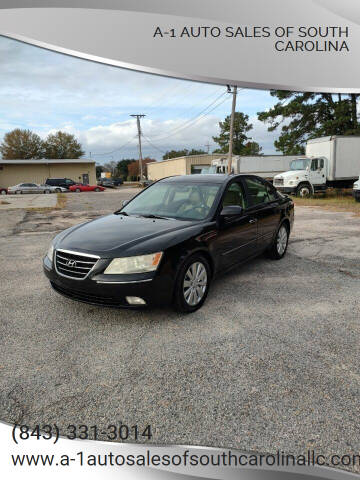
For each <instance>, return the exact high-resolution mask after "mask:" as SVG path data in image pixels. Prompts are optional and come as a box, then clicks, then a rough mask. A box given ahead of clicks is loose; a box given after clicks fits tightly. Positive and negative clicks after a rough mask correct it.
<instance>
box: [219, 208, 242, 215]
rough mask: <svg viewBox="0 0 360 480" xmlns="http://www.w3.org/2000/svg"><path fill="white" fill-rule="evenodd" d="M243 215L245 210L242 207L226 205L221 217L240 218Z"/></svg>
mask: <svg viewBox="0 0 360 480" xmlns="http://www.w3.org/2000/svg"><path fill="white" fill-rule="evenodd" d="M242 214H243V209H242V207H240V205H226V206H225V207H223V209H222V210H221V212H220V217H222V218H224V217H240V215H242Z"/></svg>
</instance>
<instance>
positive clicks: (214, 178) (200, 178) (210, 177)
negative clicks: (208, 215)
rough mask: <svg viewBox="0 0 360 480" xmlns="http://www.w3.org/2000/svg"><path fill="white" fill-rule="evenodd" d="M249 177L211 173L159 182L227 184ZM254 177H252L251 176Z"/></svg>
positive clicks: (167, 178)
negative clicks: (236, 179) (233, 180)
mask: <svg viewBox="0 0 360 480" xmlns="http://www.w3.org/2000/svg"><path fill="white" fill-rule="evenodd" d="M248 176H249V175H234V174H231V175H227V174H223V173H212V174H201V173H194V174H192V175H175V176H173V177H166V178H163V179H161V180H159V182H166V183H168V182H171V183H177V182H179V183H181V182H186V183H220V184H221V183H227V182H229V181H230V180H232V179H234V178H239V177H248ZM251 176H254V175H251Z"/></svg>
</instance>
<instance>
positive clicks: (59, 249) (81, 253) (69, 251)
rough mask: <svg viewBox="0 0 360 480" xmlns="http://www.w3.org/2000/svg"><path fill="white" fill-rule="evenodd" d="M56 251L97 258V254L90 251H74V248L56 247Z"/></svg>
mask: <svg viewBox="0 0 360 480" xmlns="http://www.w3.org/2000/svg"><path fill="white" fill-rule="evenodd" d="M56 251H57V252H65V253H70V254H73V255H80V256H82V257H91V258H97V259H99V258H100V257H99V255H93V254H91V253H84V252H75V251H74V250H65V249H64V248H57V249H56Z"/></svg>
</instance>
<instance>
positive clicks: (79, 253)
mask: <svg viewBox="0 0 360 480" xmlns="http://www.w3.org/2000/svg"><path fill="white" fill-rule="evenodd" d="M57 252H64V253H70V254H71V255H79V256H83V257H90V258H96V259H97V261H96V262H95V263H94V265H93V266H92V267H91V269H90V270H89V271H88V273H87V274H86V275H85V277H83V278H76V277H70V275H64V274H63V273H60V272H59V270H58V269H57V266H56V263H57V261H56V254H57ZM53 259H54V261H53V264H54V266H55V271H56V273H57V274H58V275H60V276H61V277H65V278H70V279H71V280H78V281H82V280H85V279H86V278H88V276H89V275H90V273H91V272H92V271H93V270H94V268H95V267H96V265H97V264H98V263H99V260H100V257H99V256H98V255H92V254H86V253H82V252H75V251H74V250H64V249H63V248H59V249H57V248H54V253H53ZM79 261H80V262H81V260H79Z"/></svg>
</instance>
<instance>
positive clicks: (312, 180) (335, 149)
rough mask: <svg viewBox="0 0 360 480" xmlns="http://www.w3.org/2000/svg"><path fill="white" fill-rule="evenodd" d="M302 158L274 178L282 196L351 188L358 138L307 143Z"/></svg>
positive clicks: (358, 161)
mask: <svg viewBox="0 0 360 480" xmlns="http://www.w3.org/2000/svg"><path fill="white" fill-rule="evenodd" d="M305 154H306V155H305V157H303V158H300V157H299V158H296V159H295V160H293V161H292V162H291V163H290V168H289V169H288V171H286V172H284V173H281V174H279V175H276V176H275V177H274V186H275V187H276V188H277V189H278V190H280V191H281V192H284V193H290V194H294V195H298V196H300V197H308V196H310V195H312V194H314V193H316V192H322V191H325V190H326V189H327V188H328V187H335V188H351V187H352V186H353V183H354V181H355V180H357V179H358V177H359V173H360V137H357V136H333V137H321V138H315V139H313V140H309V141H308V142H307V144H306V152H305Z"/></svg>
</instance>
